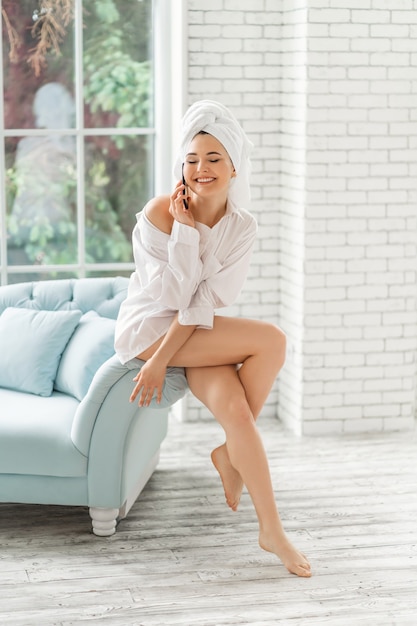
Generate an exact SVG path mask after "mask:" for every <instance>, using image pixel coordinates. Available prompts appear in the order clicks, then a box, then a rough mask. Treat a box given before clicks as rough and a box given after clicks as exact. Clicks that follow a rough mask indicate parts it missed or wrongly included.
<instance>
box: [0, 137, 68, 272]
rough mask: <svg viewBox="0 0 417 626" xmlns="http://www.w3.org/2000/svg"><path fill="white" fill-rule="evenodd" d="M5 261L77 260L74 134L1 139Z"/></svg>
mask: <svg viewBox="0 0 417 626" xmlns="http://www.w3.org/2000/svg"><path fill="white" fill-rule="evenodd" d="M6 192H7V241H8V262H9V263H10V265H26V264H27V265H46V264H62V263H75V262H76V261H77V229H76V223H77V220H76V147H75V138H74V137H70V136H65V135H52V136H48V135H44V136H36V137H23V138H22V139H17V138H13V137H11V138H8V139H6Z"/></svg>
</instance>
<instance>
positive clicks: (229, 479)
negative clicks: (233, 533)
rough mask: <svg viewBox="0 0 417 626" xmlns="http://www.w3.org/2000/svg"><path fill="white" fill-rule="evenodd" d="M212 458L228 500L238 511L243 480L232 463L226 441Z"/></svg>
mask: <svg viewBox="0 0 417 626" xmlns="http://www.w3.org/2000/svg"><path fill="white" fill-rule="evenodd" d="M211 460H212V462H213V465H214V467H215V468H216V470H217V471H218V472H219V474H220V478H221V479H222V483H223V489H224V493H225V496H226V502H227V504H228V505H229V506H230V508H231V509H232V510H233V511H236V510H237V507H238V505H239V502H240V496H241V495H242V489H243V481H242V478H241V477H240V474H239V472H238V471H237V470H235V468H234V467H233V466H232V465H231V463H230V459H229V454H228V452H227V448H226V444H225V443H224V444H223V445H221V446H219V447H218V448H216V449H215V450H213V452H212V453H211Z"/></svg>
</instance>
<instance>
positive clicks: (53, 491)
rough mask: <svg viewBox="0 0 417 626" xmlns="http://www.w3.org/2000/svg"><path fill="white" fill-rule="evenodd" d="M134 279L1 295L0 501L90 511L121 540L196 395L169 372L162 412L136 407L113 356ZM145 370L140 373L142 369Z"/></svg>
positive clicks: (128, 376) (104, 530)
mask: <svg viewBox="0 0 417 626" xmlns="http://www.w3.org/2000/svg"><path fill="white" fill-rule="evenodd" d="M127 283H128V280H127V279H126V278H122V277H117V278H86V279H68V280H66V279H64V280H54V281H42V282H32V283H20V284H16V285H10V286H5V287H0V314H1V315H0V501H1V502H20V503H36V504H62V505H75V506H77V505H79V506H88V507H89V510H90V516H91V518H92V523H93V532H94V533H95V534H96V535H100V536H107V535H111V534H113V533H114V532H115V529H116V523H117V520H118V519H121V518H123V517H124V516H125V515H126V514H127V512H128V511H129V509H130V507H131V506H132V504H133V503H134V502H135V500H136V498H137V496H138V495H139V493H140V492H141V490H142V489H143V487H144V486H145V484H146V482H147V481H148V479H149V478H150V476H151V474H152V472H153V471H154V469H155V467H156V465H157V463H158V460H159V449H160V445H161V442H162V441H163V439H164V437H165V436H166V434H167V425H168V411H169V407H170V406H171V405H172V404H173V403H174V402H176V401H177V400H178V399H180V398H181V397H182V396H183V395H184V394H185V392H186V391H187V382H186V378H185V375H184V371H183V370H182V369H181V368H169V370H168V373H167V378H166V383H165V387H164V392H163V400H162V402H161V404H160V405H156V404H155V402H154V401H153V405H151V406H150V407H149V408H139V407H138V406H137V404H136V403H133V404H132V403H130V402H129V395H130V393H131V390H132V388H133V384H134V383H133V381H132V379H133V377H134V376H135V374H136V373H137V372H138V370H139V369H140V367H141V365H142V364H143V362H142V361H137V367H136V368H134V369H129V368H128V367H127V366H125V365H122V364H121V363H120V361H119V360H118V358H117V357H116V356H115V355H114V349H113V332H114V323H115V322H114V320H115V318H116V316H117V313H118V310H119V306H120V303H121V302H122V300H123V299H124V298H125V296H126V293H127ZM135 365H136V364H135Z"/></svg>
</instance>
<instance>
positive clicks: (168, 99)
mask: <svg viewBox="0 0 417 626" xmlns="http://www.w3.org/2000/svg"><path fill="white" fill-rule="evenodd" d="M174 5H175V6H174ZM75 9H76V10H75V94H76V102H75V106H76V123H77V126H76V128H75V129H71V130H70V131H67V132H65V131H64V132H63V131H60V130H57V131H53V130H50V129H48V133H49V134H54V132H55V133H56V134H59V135H63V134H68V135H71V136H75V137H76V142H77V209H78V210H77V232H78V262H77V263H74V264H65V265H42V266H36V268H34V267H33V266H32V265H24V266H23V265H22V266H17V265H10V266H9V265H8V264H7V231H6V212H7V206H6V185H5V182H6V181H5V167H6V162H5V140H6V138H7V137H19V136H21V137H23V136H25V137H26V136H36V135H44V134H45V131H44V130H42V129H35V128H34V129H24V130H20V129H19V130H15V129H5V128H4V89H3V50H2V46H0V265H1V273H0V283H1V284H2V285H5V284H7V280H8V274H9V273H13V274H14V275H16V274H19V273H25V274H27V273H28V272H31V271H33V272H35V271H36V273H37V274H41V275H42V273H49V272H51V271H56V272H62V273H65V272H77V274H78V276H80V277H83V276H85V275H86V273H87V272H100V271H103V272H109V271H111V272H116V271H120V272H125V271H131V270H132V269H133V268H134V265H133V263H88V264H87V263H86V260H85V219H84V218H85V176H84V168H85V161H84V146H85V138H86V137H88V136H92V135H114V134H118V135H126V136H129V135H130V136H138V135H154V140H155V149H154V164H153V171H154V193H155V195H159V194H164V193H169V192H170V190H171V188H172V183H173V180H172V163H173V154H174V149H173V146H174V145H175V138H176V136H177V129H178V127H179V120H180V118H181V116H182V113H183V111H184V108H185V99H186V95H185V85H186V24H187V19H186V17H187V9H186V0H153V11H154V28H155V33H154V35H155V36H154V63H155V65H154V67H155V75H154V76H155V94H156V98H155V119H154V122H155V125H154V127H153V128H125V129H122V128H117V129H114V128H84V115H83V112H84V110H83V63H82V50H83V40H82V36H83V29H82V27H81V15H82V0H75ZM0 23H1V15H0ZM140 208H141V207H138V208H137V210H138V211H139V210H140Z"/></svg>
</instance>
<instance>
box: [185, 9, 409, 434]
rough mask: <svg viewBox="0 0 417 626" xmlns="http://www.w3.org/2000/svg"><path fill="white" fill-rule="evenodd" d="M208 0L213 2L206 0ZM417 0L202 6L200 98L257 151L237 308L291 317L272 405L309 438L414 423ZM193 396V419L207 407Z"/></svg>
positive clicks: (197, 65)
mask: <svg viewBox="0 0 417 626" xmlns="http://www.w3.org/2000/svg"><path fill="white" fill-rule="evenodd" d="M208 5H209V6H208ZM416 9H417V2H416V0H344V1H342V0H326V1H325V0H309V1H308V2H306V1H305V0H303V1H301V0H291V1H290V0H281V1H280V2H278V0H212V2H210V3H207V2H205V1H203V0H189V1H188V10H189V11H188V22H189V39H188V50H189V67H188V69H189V82H188V93H189V103H191V102H193V101H195V100H198V99H200V98H214V99H218V100H220V101H222V102H224V103H225V104H226V105H228V106H230V107H231V108H232V110H233V111H234V112H235V114H236V115H237V117H238V118H239V119H240V120H241V121H242V123H243V126H244V128H245V129H246V131H247V132H248V134H249V136H250V138H251V139H252V141H253V143H254V144H255V152H254V158H253V170H254V173H253V180H252V182H253V203H252V207H251V210H252V211H253V212H254V214H255V215H256V217H257V219H258V221H259V224H260V233H259V240H258V243H257V248H256V251H255V254H254V258H253V263H252V267H251V271H250V276H249V278H248V281H247V283H246V286H245V289H244V292H243V294H242V296H241V298H240V301H239V303H238V304H237V305H235V306H234V307H232V308H231V310H230V313H232V314H236V315H245V316H254V317H259V318H263V319H267V320H270V321H274V322H278V323H280V325H281V326H282V327H283V328H284V330H285V331H286V333H287V335H288V339H289V350H288V358H287V364H286V366H285V368H284V370H283V372H282V374H281V376H280V378H279V381H278V383H277V386H276V388H275V389H274V390H273V392H272V393H271V396H270V399H269V401H268V403H267V405H266V408H265V413H269V414H275V412H276V407H277V406H278V415H279V417H280V419H282V420H283V421H284V422H285V423H286V424H287V425H288V426H289V427H291V428H292V429H294V430H296V431H297V432H299V433H327V432H351V431H362V430H383V429H397V428H406V427H410V426H411V424H412V421H413V416H414V411H415V408H414V407H415V400H416V389H417V377H416V337H417V320H416V317H417V313H416V301H415V295H416V284H417V279H416V270H417V248H416V239H417V209H416V206H417V203H416V200H417V192H416V190H417V184H416V181H417V176H416V173H417V167H416V162H417V124H416V122H417V114H416V111H417V106H416V105H417V67H416V66H417V37H416V35H417V19H416V15H417V11H416ZM205 415H206V414H205V412H204V411H203V410H202V409H201V407H200V405H199V403H197V402H196V401H194V400H193V399H189V400H188V418H189V419H198V418H201V417H203V416H205Z"/></svg>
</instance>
